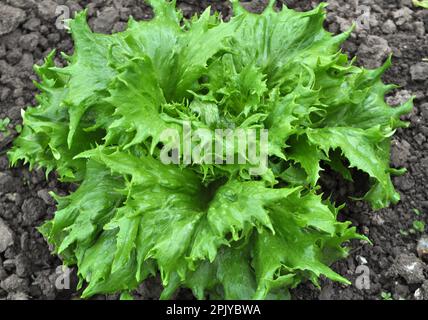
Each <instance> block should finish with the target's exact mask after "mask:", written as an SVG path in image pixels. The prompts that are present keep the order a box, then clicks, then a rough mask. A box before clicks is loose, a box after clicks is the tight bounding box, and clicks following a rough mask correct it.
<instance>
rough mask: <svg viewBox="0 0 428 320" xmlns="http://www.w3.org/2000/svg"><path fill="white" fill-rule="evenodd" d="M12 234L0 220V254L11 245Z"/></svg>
mask: <svg viewBox="0 0 428 320" xmlns="http://www.w3.org/2000/svg"><path fill="white" fill-rule="evenodd" d="M13 242H14V241H13V232H12V230H10V228H9V227H8V226H7V225H6V223H5V222H4V221H3V219H1V218H0V253H2V252H5V251H6V249H7V248H9V247H10V246H12V245H13Z"/></svg>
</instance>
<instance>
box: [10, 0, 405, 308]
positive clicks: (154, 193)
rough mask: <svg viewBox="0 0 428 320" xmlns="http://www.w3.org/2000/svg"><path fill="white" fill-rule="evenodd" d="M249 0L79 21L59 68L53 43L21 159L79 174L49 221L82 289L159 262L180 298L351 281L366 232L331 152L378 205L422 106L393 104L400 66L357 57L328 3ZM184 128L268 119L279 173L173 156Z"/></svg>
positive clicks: (384, 202) (248, 295)
mask: <svg viewBox="0 0 428 320" xmlns="http://www.w3.org/2000/svg"><path fill="white" fill-rule="evenodd" d="M232 2H233V7H234V16H233V17H232V18H231V20H230V21H229V22H223V21H222V20H221V19H220V17H219V16H218V15H210V9H207V10H206V11H205V12H204V13H202V14H201V15H200V16H199V17H194V18H192V19H191V20H185V19H183V16H182V14H181V13H180V12H178V11H177V10H176V8H175V1H172V2H169V1H161V0H151V1H150V4H151V5H152V7H153V9H154V12H155V18H154V19H153V20H151V21H143V22H136V21H134V20H132V19H131V20H130V21H129V25H128V28H127V30H126V31H124V32H121V33H116V34H113V35H103V34H96V33H93V32H91V30H90V28H89V26H88V24H87V22H86V12H82V13H80V14H77V15H76V17H75V19H74V20H71V21H69V28H70V32H71V35H72V37H73V40H74V43H75V52H74V54H73V55H72V56H65V55H64V58H65V59H66V60H67V62H68V64H67V66H66V67H64V68H57V67H56V66H55V65H54V62H53V60H54V56H55V52H53V53H51V54H50V55H49V56H48V57H47V58H46V62H45V64H44V65H43V66H38V67H36V72H37V74H38V75H39V77H40V79H41V81H40V83H38V84H37V87H38V88H39V89H40V94H39V95H38V97H37V100H38V103H39V104H38V106H37V107H35V108H29V109H27V110H26V112H25V113H24V114H23V118H24V128H23V131H22V134H21V135H20V137H18V138H17V139H16V141H15V146H14V148H13V149H12V150H11V151H10V153H9V157H10V159H11V162H12V163H13V164H15V163H17V161H19V160H23V161H24V162H26V163H29V164H30V166H31V167H36V166H37V167H42V168H45V169H46V170H47V172H48V173H49V172H51V171H55V172H57V173H58V175H59V176H60V178H61V179H62V180H63V181H72V182H74V183H77V184H78V185H79V188H78V189H77V191H76V192H74V193H72V194H71V195H69V196H66V197H55V198H56V200H57V202H58V211H57V212H56V214H55V217H54V219H53V220H51V221H49V222H47V223H45V224H44V225H43V226H42V227H41V228H40V231H41V232H42V233H43V235H44V236H45V237H46V239H47V240H48V241H49V243H51V244H52V245H53V246H54V248H55V253H56V254H58V255H60V256H61V257H62V259H63V261H64V263H65V264H66V265H69V266H74V265H76V266H77V269H78V275H79V277H80V280H81V281H80V285H81V286H83V285H85V290H84V291H83V297H90V296H92V295H94V294H99V293H114V292H124V293H127V292H129V291H132V290H134V289H136V288H137V287H138V286H139V284H141V282H143V281H144V280H145V279H147V278H148V277H151V276H155V275H156V274H157V273H160V276H161V279H162V283H163V286H164V288H165V289H164V291H163V294H162V298H164V299H167V298H170V297H171V296H172V295H173V294H174V292H175V291H176V290H177V289H178V288H179V287H186V288H190V289H191V290H192V291H193V293H194V295H195V296H196V297H197V298H198V299H205V298H210V299H266V298H268V299H285V298H288V297H289V289H291V288H294V287H296V286H297V285H298V284H299V283H301V282H302V281H305V280H308V279H309V280H310V281H312V282H313V283H314V284H315V285H318V279H319V277H320V275H324V276H325V277H327V278H330V279H332V280H335V281H339V282H342V283H345V284H349V281H348V280H346V279H345V278H343V277H342V276H340V275H339V274H337V273H335V272H334V271H333V270H332V269H330V268H329V265H330V264H331V263H333V262H334V261H337V260H338V259H341V258H343V257H345V256H346V255H347V254H348V249H347V247H346V245H345V244H346V243H347V242H348V241H349V240H351V239H363V240H364V239H365V237H363V236H360V235H358V234H357V232H356V230H355V228H354V227H350V223H349V222H338V220H337V214H338V211H339V209H340V208H336V207H335V206H334V205H333V204H332V203H331V202H330V201H328V200H323V198H322V195H321V194H320V187H319V173H320V171H321V167H320V163H321V162H324V163H326V164H328V165H329V166H330V167H331V168H332V169H333V170H336V171H338V172H339V173H341V174H342V175H343V176H344V177H345V178H347V179H352V176H351V173H350V171H349V168H357V169H359V170H361V171H363V172H365V173H367V175H368V176H369V177H370V183H371V188H370V190H369V191H368V193H367V194H366V195H365V196H364V199H365V200H367V201H368V202H370V203H371V205H372V206H373V208H375V209H378V208H383V207H386V206H388V205H389V204H390V203H396V202H397V201H398V200H399V195H398V193H397V192H396V191H395V190H394V187H393V185H392V183H391V177H390V175H391V174H396V173H400V171H398V170H393V169H391V168H390V167H389V154H390V150H389V149H390V137H391V135H393V133H394V130H395V129H396V128H398V127H404V126H405V125H406V124H405V123H403V122H402V121H400V116H401V115H403V114H405V113H407V112H409V111H410V109H411V108H412V102H411V101H409V102H408V103H406V104H404V105H402V106H400V107H395V108H393V107H391V106H389V105H387V104H386V103H385V101H384V96H385V94H386V93H387V92H388V91H390V90H391V89H393V88H394V86H391V85H385V84H383V83H382V81H381V76H382V74H383V73H384V71H385V70H386V69H387V68H388V66H389V65H390V63H391V61H390V59H389V60H388V61H387V62H386V63H385V64H384V66H382V67H381V68H379V69H376V70H366V69H363V68H359V67H357V66H355V65H354V64H353V61H349V60H348V57H347V56H346V55H345V54H342V53H341V52H340V45H341V44H342V43H343V42H344V41H345V40H346V38H347V37H348V36H349V33H350V32H347V33H344V34H340V35H338V36H333V35H332V34H330V33H328V32H327V31H325V30H324V28H323V23H324V20H325V6H326V4H321V5H320V6H318V7H317V8H316V9H314V10H312V11H309V12H303V13H299V12H296V11H293V10H290V9H288V8H286V7H283V8H282V10H281V11H279V12H276V11H275V10H274V1H271V2H270V4H269V6H268V7H267V8H266V10H265V11H264V12H263V13H262V14H260V15H258V14H252V13H249V12H247V11H245V10H244V9H243V8H242V7H241V6H240V4H239V3H238V1H237V0H235V1H232ZM185 124H188V125H190V129H191V130H193V131H197V130H200V129H203V130H204V131H203V132H211V133H213V132H215V131H216V130H218V129H221V130H229V131H232V132H233V131H236V130H244V131H245V130H250V129H252V130H259V131H261V130H267V132H268V138H267V141H262V140H261V138H256V140H255V146H256V149H257V150H258V151H260V150H261V149H262V147H267V150H268V152H267V154H266V158H267V159H266V160H267V161H266V170H264V171H263V172H262V173H260V174H258V175H254V174H251V164H248V163H247V162H245V161H242V162H240V163H234V162H233V161H232V162H231V163H223V162H221V161H220V162H214V163H212V162H209V161H199V162H190V163H186V162H185V161H179V163H178V164H173V163H171V164H165V163H164V161H161V157H162V151H163V150H164V148H165V147H166V146H168V145H169V144H170V143H171V137H172V136H168V139H167V138H166V135H165V132H166V131H167V130H175V131H174V132H177V133H178V137H179V138H178V139H179V140H180V141H179V142H180V143H184V140H186V139H185V138H186V134H185V132H184V131H185V130H184V129H183V128H184V127H185ZM199 132H202V131H199ZM214 136H215V135H208V137H209V139H208V144H214V143H215V142H216V141H217V140H216V139H214V138H212V137H214ZM176 140H177V139H176ZM181 140H183V141H181ZM214 140H215V141H214ZM239 141H240V140H239V139H237V140H236V139H235V140H232V146H233V145H235V143H237V142H239ZM175 142H176V143H177V142H178V141H175ZM206 142H207V140H205V143H206ZM180 143H179V144H180ZM266 144H267V146H265V145H266ZM196 146H197V141H194V140H191V145H190V149H191V150H195V148H196ZM223 147H224V146H223ZM223 147H222V148H221V149H220V151H218V150H216V155H217V156H218V155H219V154H220V155H223V151H225V149H226V151H225V152H227V150H229V151H230V148H231V145H230V144H229V147H228V146H226V147H224V148H223ZM183 150H184V148H180V150H178V151H177V152H178V154H177V155H178V158H179V159H182V158H184V157H185V153H184V151H183ZM232 150H233V149H232ZM332 151H334V152H332ZM238 156H239V155H238V154H237V153H233V152H232V159H235V158H236V157H238ZM244 160H245V157H244ZM345 164H347V165H345Z"/></svg>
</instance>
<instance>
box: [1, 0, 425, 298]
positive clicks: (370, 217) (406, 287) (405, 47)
mask: <svg viewBox="0 0 428 320" xmlns="http://www.w3.org/2000/svg"><path fill="white" fill-rule="evenodd" d="M177 2H178V6H179V7H180V8H181V9H182V10H183V12H184V13H185V15H186V16H191V15H192V14H193V13H195V12H200V11H202V10H203V9H204V8H205V7H207V6H208V5H209V4H211V5H212V8H213V10H218V11H221V12H222V15H223V17H224V18H225V19H227V18H228V16H230V13H231V11H230V5H229V3H228V2H227V1H207V0H201V1H196V0H194V1H192V0H187V1H177ZM245 2H246V6H247V7H248V8H249V10H253V11H260V10H262V8H263V7H264V5H265V3H266V1H252V2H251V1H245ZM279 2H283V3H285V2H286V3H287V5H288V6H289V7H291V8H297V9H299V10H308V9H310V8H312V7H313V6H314V5H316V4H317V3H319V2H320V1H306V0H300V1H297V0H290V1H279ZM327 2H329V4H330V5H329V7H328V12H329V13H328V19H327V22H326V28H327V29H329V30H330V31H331V32H334V33H338V32H341V31H345V30H346V29H347V28H349V26H350V25H351V24H352V22H353V21H355V20H357V21H360V22H361V23H360V24H358V25H359V27H358V28H357V30H356V31H354V33H353V34H352V36H351V38H350V39H349V40H348V41H347V42H346V43H345V44H344V47H343V49H344V51H345V52H347V53H349V54H350V55H352V56H353V55H357V56H358V57H359V60H358V61H359V62H358V63H359V64H361V65H363V66H366V67H370V68H371V67H376V66H379V65H380V64H381V63H382V62H383V61H384V60H385V58H386V57H387V56H388V54H389V53H391V52H392V53H393V54H394V58H393V66H392V68H391V69H390V70H389V71H388V72H387V74H386V75H385V77H384V79H385V81H386V82H388V83H396V84H399V85H400V86H401V88H400V89H397V90H396V91H395V92H394V93H393V94H392V95H391V96H389V97H388V100H389V102H390V103H391V104H399V103H400V102H403V101H405V100H407V99H408V98H409V97H410V96H412V95H413V96H415V97H416V99H415V109H414V111H413V112H412V114H411V115H410V116H408V117H407V119H408V120H409V121H410V123H411V126H410V128H408V129H404V130H401V129H400V130H398V131H397V134H396V135H395V137H394V144H393V149H392V157H391V162H392V164H393V166H394V167H397V168H399V167H403V166H404V167H406V168H407V169H408V173H407V174H406V175H404V176H401V177H397V178H395V179H394V183H395V185H396V187H397V189H398V190H399V192H400V193H401V195H402V201H401V202H400V203H399V204H398V205H397V206H394V207H391V208H387V209H383V210H380V211H378V212H373V210H371V209H370V208H369V207H368V206H367V205H366V204H364V203H361V202H351V201H347V200H346V199H347V197H346V196H347V195H348V194H351V193H352V192H354V191H355V190H356V189H357V191H358V188H360V187H361V186H358V185H357V186H355V185H354V186H350V185H346V184H344V183H343V181H341V180H340V179H338V178H336V177H335V176H334V175H331V174H324V176H323V185H324V188H325V189H326V190H329V191H330V192H333V193H334V194H337V195H338V197H337V200H338V201H341V200H342V201H343V200H345V201H346V202H347V203H348V206H347V209H346V210H344V211H343V213H342V217H341V219H347V220H351V221H352V222H353V223H354V225H355V226H357V227H358V229H359V231H360V232H361V233H363V234H365V235H367V236H368V237H369V238H370V239H371V241H372V242H373V245H372V246H371V245H368V244H364V243H360V242H355V243H353V250H352V253H351V255H350V257H349V258H348V259H346V260H343V261H341V262H339V263H337V264H336V265H334V269H335V270H337V271H338V272H339V273H340V274H342V275H344V276H346V277H348V278H349V279H350V280H352V282H353V284H352V285H351V286H348V287H344V286H341V285H338V284H335V283H331V282H330V281H322V283H321V288H320V289H318V288H315V287H314V286H313V285H311V284H302V285H301V286H299V287H298V288H296V289H295V290H293V298H294V299H382V296H383V297H387V294H388V293H390V294H391V297H392V298H393V299H428V266H427V264H426V262H424V261H423V260H422V259H420V258H419V257H418V256H417V250H416V247H417V242H418V240H419V239H421V238H422V237H423V236H425V237H426V236H427V234H426V229H425V230H424V231H423V232H420V231H417V230H414V228H413V222H414V221H415V220H420V221H424V222H425V223H427V224H428V189H427V188H426V185H427V183H428V180H427V178H428V152H427V151H428V141H427V136H428V63H426V62H424V61H425V59H426V58H428V37H427V32H428V10H422V9H419V8H415V7H414V6H413V5H412V1H411V0H379V1H368V0H360V1H359V3H358V1H357V0H355V1H345V0H330V1H327ZM58 5H66V6H67V7H68V8H70V10H71V12H72V13H73V12H75V11H78V10H81V9H82V8H85V7H88V8H89V16H90V24H91V26H92V27H93V29H94V30H95V31H98V32H105V33H108V32H114V31H119V30H122V29H123V28H124V27H125V23H126V21H127V18H128V16H129V15H132V16H133V17H134V18H135V19H137V20H138V19H150V18H151V17H152V11H151V9H150V7H148V6H147V5H145V4H144V3H143V1H142V0H141V1H140V0H97V1H70V0H67V1H66V0H43V1H42V0H0V119H4V118H6V117H7V118H9V119H10V120H11V123H10V125H9V129H10V131H11V134H10V135H7V134H5V133H4V132H3V133H2V132H0V300H1V299H70V298H72V297H73V296H76V292H75V290H74V289H73V287H74V286H73V283H74V281H72V286H71V289H70V290H58V289H56V287H55V282H56V280H57V279H58V276H59V273H58V272H59V270H58V269H57V267H58V266H60V265H61V262H60V261H59V260H58V259H57V258H55V257H52V256H51V255H50V251H49V247H48V245H47V244H46V243H45V241H44V240H43V238H42V237H41V236H40V234H39V233H38V232H37V230H36V227H37V226H39V225H40V224H41V223H42V222H43V221H45V220H46V219H48V218H50V217H52V214H53V213H54V211H55V204H54V201H53V200H52V199H51V198H50V196H49V194H48V192H49V191H54V192H56V193H59V194H66V193H67V192H69V191H70V188H72V186H67V185H62V184H60V183H58V181H57V180H56V179H55V176H54V175H51V176H50V177H49V179H48V180H47V181H46V179H45V177H44V173H43V172H41V171H37V170H36V171H32V172H30V171H29V170H28V168H27V167H19V168H14V169H10V168H9V164H8V160H7V157H6V155H5V154H6V152H7V150H8V148H9V147H10V145H11V141H12V140H13V138H14V136H16V134H17V133H16V131H15V126H16V125H17V124H20V123H21V109H22V108H25V107H26V106H28V105H34V104H35V101H34V94H35V92H36V90H35V87H34V86H33V84H32V80H35V79H36V77H35V75H34V73H33V71H32V65H33V64H35V63H39V62H41V59H43V57H44V56H46V55H47V53H48V52H50V51H51V50H52V49H54V48H57V49H58V51H64V52H66V53H70V52H72V42H71V40H70V37H69V35H68V34H67V33H66V32H65V31H64V30H59V29H58V28H57V27H56V21H57V18H58V16H59V15H60V14H61V13H57V12H56V11H55V9H56V8H57V6H58ZM363 11H364V12H365V13H366V14H365V15H364V16H363V18H362V16H361V13H362V12H363ZM368 12H369V13H368ZM58 63H61V61H60V60H59V59H58ZM417 213H418V214H417ZM361 266H366V267H361ZM362 272H363V276H364V275H365V274H367V275H368V276H369V281H368V282H366V284H370V288H369V289H368V288H367V289H365V288H361V286H358V285H357V284H358V283H359V281H360V280H361V279H362V278H361V277H360V278H358V277H359V276H360V275H361V273H362ZM358 287H360V288H358ZM159 292H160V284H159V283H158V282H157V281H156V280H151V281H148V282H146V283H145V284H143V285H142V286H141V288H140V289H139V290H138V293H137V294H136V297H138V298H142V299H156V298H157V297H158V296H159ZM99 298H100V299H105V298H108V299H115V298H116V297H115V296H112V297H99ZM177 298H181V299H186V298H191V294H189V292H187V291H182V292H180V293H179V294H178V296H177Z"/></svg>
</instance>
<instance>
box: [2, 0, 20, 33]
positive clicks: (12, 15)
mask: <svg viewBox="0 0 428 320" xmlns="http://www.w3.org/2000/svg"><path fill="white" fill-rule="evenodd" d="M24 20H25V11H24V10H21V9H18V8H14V7H11V6H7V5H3V4H0V36H2V35H5V34H8V33H10V32H12V31H13V30H15V29H16V28H17V27H18V26H19V25H20V24H21V23H22V22H24Z"/></svg>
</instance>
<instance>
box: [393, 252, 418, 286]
mask: <svg viewBox="0 0 428 320" xmlns="http://www.w3.org/2000/svg"><path fill="white" fill-rule="evenodd" d="M388 273H389V274H391V275H396V276H401V277H402V278H403V279H404V280H405V281H406V282H407V284H417V283H422V282H423V281H424V280H425V276H424V265H423V263H422V261H421V260H419V259H418V258H417V257H416V256H415V255H414V254H406V253H403V254H400V255H399V256H398V257H397V259H396V260H395V262H394V264H393V265H392V267H391V268H390V270H389V272H388Z"/></svg>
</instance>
